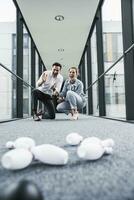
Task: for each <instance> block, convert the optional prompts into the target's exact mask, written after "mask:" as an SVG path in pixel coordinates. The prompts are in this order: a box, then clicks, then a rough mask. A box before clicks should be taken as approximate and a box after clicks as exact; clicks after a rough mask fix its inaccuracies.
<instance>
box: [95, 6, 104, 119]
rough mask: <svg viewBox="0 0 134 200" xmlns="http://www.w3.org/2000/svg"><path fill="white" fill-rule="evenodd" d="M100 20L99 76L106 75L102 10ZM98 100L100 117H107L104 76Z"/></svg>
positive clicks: (97, 29)
mask: <svg viewBox="0 0 134 200" xmlns="http://www.w3.org/2000/svg"><path fill="white" fill-rule="evenodd" d="M97 16H98V20H97V21H96V37H97V38H96V39H97V60H98V76H100V75H101V74H103V73H104V59H103V36H102V17H101V10H99V11H98V15H97ZM98 97H99V98H98V99H99V116H105V115H106V110H105V83H104V76H103V77H101V78H100V79H99V81H98Z"/></svg>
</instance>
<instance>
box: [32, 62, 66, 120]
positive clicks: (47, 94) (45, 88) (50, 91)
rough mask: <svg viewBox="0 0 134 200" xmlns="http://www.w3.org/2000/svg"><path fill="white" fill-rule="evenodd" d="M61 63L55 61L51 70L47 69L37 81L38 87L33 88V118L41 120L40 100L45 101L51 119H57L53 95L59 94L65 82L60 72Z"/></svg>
mask: <svg viewBox="0 0 134 200" xmlns="http://www.w3.org/2000/svg"><path fill="white" fill-rule="evenodd" d="M61 68H62V66H61V64H60V63H57V62H56V63H54V64H53V65H52V70H51V71H45V72H43V73H42V75H41V76H40V78H39V80H38V81H37V89H35V90H33V118H34V120H35V121H40V120H41V117H40V114H39V113H38V112H37V106H38V100H40V101H41V102H43V103H44V106H45V108H46V110H47V113H48V118H49V119H55V107H54V104H53V101H52V96H53V95H58V94H59V92H60V89H61V86H62V83H63V76H62V75H61V74H60V71H61Z"/></svg>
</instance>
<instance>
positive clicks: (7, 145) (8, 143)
mask: <svg viewBox="0 0 134 200" xmlns="http://www.w3.org/2000/svg"><path fill="white" fill-rule="evenodd" d="M6 148H7V149H14V142H13V141H8V142H7V143H6Z"/></svg>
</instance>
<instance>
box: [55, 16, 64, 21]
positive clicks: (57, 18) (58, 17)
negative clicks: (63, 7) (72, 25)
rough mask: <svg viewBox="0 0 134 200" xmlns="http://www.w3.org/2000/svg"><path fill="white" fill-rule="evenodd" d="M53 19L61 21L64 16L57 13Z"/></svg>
mask: <svg viewBox="0 0 134 200" xmlns="http://www.w3.org/2000/svg"><path fill="white" fill-rule="evenodd" d="M55 20H57V21H63V20H64V17H63V16H62V15H57V16H55Z"/></svg>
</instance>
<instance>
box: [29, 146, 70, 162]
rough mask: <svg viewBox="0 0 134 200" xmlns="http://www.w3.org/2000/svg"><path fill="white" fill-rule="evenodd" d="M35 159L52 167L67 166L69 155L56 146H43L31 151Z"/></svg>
mask: <svg viewBox="0 0 134 200" xmlns="http://www.w3.org/2000/svg"><path fill="white" fill-rule="evenodd" d="M31 152H32V154H33V155H34V157H35V159H37V160H39V161H41V162H43V163H46V164H51V165H65V164H66V163H67V162H68V153H67V152H66V151H65V150H64V149H62V148H60V147H57V146H55V145H51V144H42V145H39V146H36V147H33V148H32V149H31Z"/></svg>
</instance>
